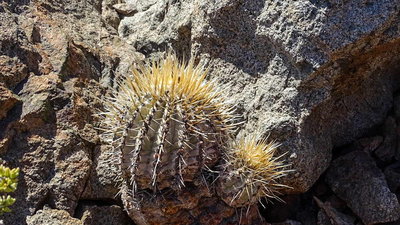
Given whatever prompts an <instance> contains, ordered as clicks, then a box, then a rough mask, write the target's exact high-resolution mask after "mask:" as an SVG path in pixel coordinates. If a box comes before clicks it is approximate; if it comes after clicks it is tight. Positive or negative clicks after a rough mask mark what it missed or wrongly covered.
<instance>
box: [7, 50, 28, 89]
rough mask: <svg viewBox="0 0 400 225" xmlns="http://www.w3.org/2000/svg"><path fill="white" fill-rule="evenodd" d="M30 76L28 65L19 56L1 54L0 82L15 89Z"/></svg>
mask: <svg viewBox="0 0 400 225" xmlns="http://www.w3.org/2000/svg"><path fill="white" fill-rule="evenodd" d="M27 76H28V70H27V66H26V65H25V64H23V63H22V62H21V60H20V59H18V58H17V57H13V58H11V57H9V56H6V55H0V83H4V84H5V86H6V87H8V88H10V89H13V88H14V87H15V86H17V84H19V83H20V82H21V81H22V80H24V79H25V78H26V77H27Z"/></svg>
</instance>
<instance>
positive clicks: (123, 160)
mask: <svg viewBox="0 0 400 225" xmlns="http://www.w3.org/2000/svg"><path fill="white" fill-rule="evenodd" d="M206 75H207V70H204V69H203V68H202V66H195V65H194V61H193V60H190V61H189V62H188V63H186V64H185V63H180V62H179V61H178V59H177V58H176V57H175V56H174V55H171V54H169V55H168V56H167V57H166V58H165V59H163V60H161V61H158V62H153V63H152V64H151V65H150V66H147V67H146V66H141V67H139V69H134V70H133V74H132V75H128V76H126V77H124V78H123V79H121V80H120V81H118V83H117V85H116V86H117V87H116V88H115V89H114V90H112V93H111V94H110V95H109V96H108V97H106V98H105V101H104V110H103V111H102V112H101V113H100V115H101V117H102V125H101V128H100V129H101V130H103V132H102V134H101V137H102V139H103V140H104V141H106V142H107V143H108V144H109V145H111V146H112V147H113V155H114V159H115V162H114V163H116V164H117V165H118V166H119V167H120V170H121V176H120V178H119V179H118V180H119V183H120V194H121V199H122V202H123V204H124V208H125V209H126V211H127V212H128V215H129V216H130V217H131V218H132V219H133V220H134V221H135V223H136V224H160V223H163V224H193V223H199V224H229V223H237V222H238V221H239V220H240V219H239V218H242V217H244V216H243V215H242V214H241V215H236V212H242V210H237V208H245V210H246V211H247V212H249V211H253V212H256V213H253V216H255V217H256V218H252V219H249V220H247V224H250V223H254V221H256V220H258V219H260V218H259V217H258V214H257V204H254V203H257V202H255V201H254V200H253V199H257V200H258V199H259V198H260V197H262V196H270V194H271V193H272V192H270V190H271V189H268V188H265V187H266V186H267V185H269V184H272V186H276V187H278V186H279V185H278V184H277V183H274V182H272V181H271V179H272V180H274V179H277V178H279V176H280V175H282V174H283V172H282V173H280V172H276V171H275V170H278V169H281V168H283V166H281V165H280V164H279V163H278V161H274V160H273V159H271V157H272V155H273V152H272V151H270V149H271V148H268V147H265V146H268V145H266V144H265V143H264V142H260V143H248V142H247V139H246V141H244V142H243V143H242V142H239V145H230V144H227V143H228V142H230V141H231V140H232V139H233V138H232V136H233V135H232V134H233V133H234V132H233V131H235V129H236V127H237V126H236V125H237V124H235V123H236V120H237V116H236V115H235V113H234V108H233V107H232V104H231V101H229V99H228V97H227V95H226V93H225V92H224V89H223V88H222V87H221V86H220V85H218V83H217V82H215V81H208V80H207V79H206ZM260 146H261V147H260ZM270 147H271V146H270ZM272 147H275V145H273V146H272ZM235 149H236V150H235ZM247 150H248V151H249V152H246V151H247ZM263 154H264V155H263ZM224 156H226V157H224ZM248 157H249V158H250V160H246V158H248ZM240 159H241V160H240ZM257 160H258V161H257ZM246 163H247V164H246ZM248 163H250V164H249V165H248ZM252 163H253V164H254V165H256V164H257V165H256V167H258V169H259V170H260V171H258V172H257V171H256V170H254V171H255V172H254V171H253V170H251V169H252V168H253V167H252V166H253V164H252ZM262 163H267V164H268V165H267V166H262V165H261V164H262ZM242 170H243V171H245V173H244V174H242V173H241V171H242ZM268 172H272V173H273V174H272V175H266V173H268ZM246 175H251V176H252V177H253V179H264V178H267V179H268V180H267V181H260V182H258V181H255V180H252V185H251V186H247V184H245V182H246V178H245V176H246ZM232 182H238V183H237V184H232ZM267 183H268V184H267ZM221 188H222V190H219V189H221ZM224 188H226V190H224ZM240 188H243V190H245V191H243V190H240ZM252 188H257V189H260V191H255V192H254V190H252ZM250 190H251V191H250ZM217 192H220V194H217ZM243 193H249V195H247V197H246V195H244V194H243ZM244 206H246V207H244ZM249 208H252V209H253V210H248V209H249ZM246 215H248V214H246ZM247 218H251V216H248V217H247ZM241 223H242V224H246V222H245V220H242V221H241Z"/></svg>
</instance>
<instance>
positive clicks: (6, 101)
mask: <svg viewBox="0 0 400 225" xmlns="http://www.w3.org/2000/svg"><path fill="white" fill-rule="evenodd" d="M18 101H19V100H18V99H17V97H16V96H15V95H14V93H12V92H11V91H10V90H8V89H7V88H6V87H4V86H3V85H2V83H0V120H2V119H3V118H4V117H6V115H7V112H8V111H9V110H10V109H11V108H12V107H14V105H15V104H16V103H17V102H18Z"/></svg>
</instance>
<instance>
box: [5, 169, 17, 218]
mask: <svg viewBox="0 0 400 225" xmlns="http://www.w3.org/2000/svg"><path fill="white" fill-rule="evenodd" d="M18 175H19V168H15V169H10V168H8V167H5V166H3V165H2V166H0V193H10V192H14V191H15V190H17V183H18ZM14 202H15V198H12V197H11V196H9V195H2V196H0V215H1V214H3V213H6V212H11V209H10V208H9V207H10V206H11V205H12V204H14Z"/></svg>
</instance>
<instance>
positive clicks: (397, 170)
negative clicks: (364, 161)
mask: <svg viewBox="0 0 400 225" xmlns="http://www.w3.org/2000/svg"><path fill="white" fill-rule="evenodd" d="M384 173H385V176H386V180H387V183H388V185H389V188H390V190H391V191H392V192H397V191H398V190H399V188H400V162H396V163H394V164H392V165H389V166H388V167H386V169H385V171H384Z"/></svg>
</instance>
